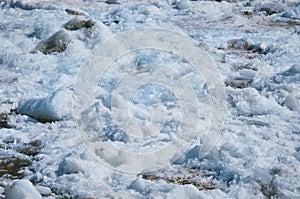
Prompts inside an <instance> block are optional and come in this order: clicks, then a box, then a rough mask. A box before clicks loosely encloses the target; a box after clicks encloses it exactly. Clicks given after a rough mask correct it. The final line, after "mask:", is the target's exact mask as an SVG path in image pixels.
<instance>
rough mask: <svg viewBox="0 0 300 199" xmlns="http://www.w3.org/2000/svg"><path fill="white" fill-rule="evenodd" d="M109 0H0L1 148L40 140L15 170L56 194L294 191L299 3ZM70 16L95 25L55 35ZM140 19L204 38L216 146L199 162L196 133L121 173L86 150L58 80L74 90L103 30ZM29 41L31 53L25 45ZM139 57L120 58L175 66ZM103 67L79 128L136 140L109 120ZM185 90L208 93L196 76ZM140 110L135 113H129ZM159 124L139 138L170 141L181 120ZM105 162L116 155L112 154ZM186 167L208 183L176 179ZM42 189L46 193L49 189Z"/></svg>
mask: <svg viewBox="0 0 300 199" xmlns="http://www.w3.org/2000/svg"><path fill="white" fill-rule="evenodd" d="M105 2H106V3H105ZM112 2H113V1H105V0H101V1H85V0H64V1H53V0H47V1H46V0H44V1H37V0H22V1H19V0H16V1H9V0H7V1H0V7H1V8H0V9H1V11H0V19H1V22H0V40H1V52H0V67H1V73H0V103H1V106H0V116H1V117H3V118H4V122H5V125H2V126H3V128H1V129H0V152H1V154H2V153H4V154H5V153H8V152H7V150H6V149H7V148H9V147H10V148H11V149H10V150H9V151H11V152H12V153H13V154H10V155H12V156H13V155H15V156H18V155H20V154H19V153H18V152H17V151H16V150H15V149H14V146H15V143H18V142H24V143H29V142H30V141H32V140H36V139H39V140H42V141H43V143H45V145H44V146H43V148H42V149H41V152H39V153H40V154H38V155H37V158H36V159H35V161H34V163H33V164H32V167H34V169H35V171H36V173H32V172H29V170H25V171H24V175H25V176H26V178H27V179H31V180H33V182H34V183H35V186H45V187H49V188H51V191H52V193H51V195H53V197H54V198H56V197H57V198H60V197H61V198H88V197H92V198H120V197H122V198H167V197H169V198H174V197H180V198H188V197H189V198H193V197H196V198H266V197H267V198H272V197H275V198H276V197H277V198H300V192H299V190H300V189H299V179H300V148H299V135H300V130H299V121H300V113H299V111H300V110H299V99H300V68H299V63H300V56H299V53H300V50H299V42H298V41H299V35H300V28H299V24H300V21H299V19H300V17H299V13H300V12H299V9H300V4H299V1H298V0H286V1H276V2H275V3H274V1H273V0H266V1H263V2H262V1H259V0H243V1H237V0H226V1H190V2H188V1H185V0H182V1H178V0H168V1H156V0H145V1H138V0H124V1H123V0H119V1H117V2H118V4H115V3H112ZM180 2H181V3H180ZM70 10H72V11H70ZM67 11H68V12H67ZM68 13H69V14H68ZM70 13H71V14H76V15H80V16H78V17H82V19H83V20H85V21H88V20H93V21H95V22H96V23H95V24H94V25H93V26H92V27H90V25H89V24H87V25H88V28H86V27H85V28H79V29H77V27H78V26H77V25H75V28H71V29H76V30H72V31H69V30H63V31H62V32H60V31H61V30H62V29H64V25H65V24H66V23H67V22H69V21H70V20H73V19H74V15H71V14H70ZM147 27H159V28H165V29H168V28H169V29H171V30H177V31H179V32H184V33H186V34H187V35H189V36H190V37H191V38H193V39H194V40H195V41H196V43H197V45H198V46H201V47H203V48H204V49H205V50H206V51H207V52H208V53H209V55H210V56H211V58H212V59H213V60H214V62H215V63H216V65H217V67H218V69H219V72H220V74H221V78H222V81H224V82H225V84H226V87H225V91H226V103H227V111H226V120H225V121H224V128H223V132H222V136H221V137H220V139H219V142H218V144H217V146H216V148H215V149H214V150H213V151H212V152H211V153H210V154H209V155H208V156H207V157H205V158H203V159H201V160H200V159H198V157H197V156H198V155H197V154H198V151H199V149H200V148H201V144H202V142H201V141H203V139H202V138H203V137H201V136H199V142H198V143H196V144H197V145H196V146H195V147H192V148H191V149H187V151H186V152H185V153H184V154H183V156H182V157H181V158H179V159H177V161H175V162H174V164H172V165H170V166H169V167H167V168H165V169H164V170H162V171H157V172H156V173H153V174H151V175H152V179H150V178H148V179H143V178H142V177H136V175H131V174H127V173H126V174H124V173H119V172H117V171H115V170H113V169H111V168H110V167H107V165H105V164H102V162H101V160H99V159H95V156H96V155H95V154H94V153H95V151H87V146H86V145H84V142H83V139H82V138H83V136H82V134H81V133H80V132H79V131H78V129H77V128H76V124H74V121H73V120H72V117H68V115H69V114H70V113H71V110H70V109H69V108H68V105H67V104H69V103H71V97H72V92H70V91H66V90H64V89H62V88H71V89H72V88H73V86H74V81H75V79H76V74H77V73H78V70H79V69H80V67H81V66H82V65H84V64H86V62H87V61H91V60H89V55H90V54H91V53H92V52H93V50H94V49H95V48H96V47H97V46H98V45H101V44H103V42H104V41H105V40H106V39H109V38H111V37H112V36H113V35H114V34H117V33H119V32H122V31H126V30H134V29H138V28H147ZM58 33H59V34H58ZM53 36H55V37H53ZM146 36H147V35H146ZM66 44H67V45H66ZM36 47H38V48H37V49H36V51H37V53H35V54H32V53H30V52H31V51H32V50H33V49H35V48H36ZM40 51H41V52H42V53H41V52H40ZM100 57H101V56H100ZM137 57H138V58H139V59H137V60H138V61H137V62H131V63H129V64H128V65H127V66H128V67H129V69H130V70H132V68H130V67H135V68H134V69H135V72H136V71H142V72H147V68H146V67H145V66H147V64H148V65H149V64H150V65H151V64H152V63H153V60H158V61H160V62H161V65H164V64H165V65H168V64H169V65H171V66H176V63H180V61H179V59H175V58H174V59H170V58H166V57H163V56H161V57H159V56H158V55H156V53H153V52H152V53H148V54H147V55H143V54H142V55H138V56H137ZM104 58H105V57H104ZM170 63H171V64H170ZM126 69H127V68H125V69H124V71H126ZM130 70H129V71H130ZM110 72H111V73H108V74H106V75H104V76H103V78H102V81H100V82H99V87H101V88H99V89H98V91H97V92H96V91H95V99H96V101H97V102H96V103H95V104H94V106H92V107H91V109H92V111H96V113H97V115H96V116H97V117H96V118H97V119H96V120H89V115H88V113H87V115H86V118H85V119H86V121H88V123H87V124H88V125H87V129H88V128H91V129H92V128H96V129H98V130H99V131H98V132H97V134H95V135H92V134H91V135H90V137H89V139H91V140H95V142H96V141H98V142H104V143H105V144H104V146H106V144H107V146H108V143H113V144H116V145H118V146H128V145H129V146H132V147H134V146H136V145H134V144H135V140H133V139H131V138H130V137H129V136H128V135H127V134H126V132H124V131H122V130H121V129H119V128H118V127H117V125H116V124H114V123H113V122H114V120H113V117H112V114H111V109H112V107H111V103H110V99H109V94H110V92H111V91H112V90H113V89H115V87H116V86H119V85H118V84H117V83H118V80H119V79H120V76H121V75H120V74H119V73H118V71H115V70H112V71H110ZM150 72H151V70H150ZM185 72H187V73H188V71H183V72H182V73H185ZM123 75H124V74H123ZM125 75H126V74H125ZM137 75H138V73H137ZM93 78H94V77H93ZM96 78H98V77H96ZM87 81H88V79H87ZM95 86H96V85H95ZM197 86H198V87H197ZM195 87H196V88H197V89H198V91H200V92H199V93H198V94H199V99H203V100H204V99H206V98H205V97H203V98H201V97H202V96H206V95H207V94H209V88H206V87H207V86H206V85H205V84H204V83H203V82H200V83H199V84H196V86H195ZM87 89H94V88H87ZM147 94H148V96H149V95H150V94H153V92H150V91H149V90H146V91H145V92H144V93H142V95H137V96H136V97H137V99H136V100H135V101H134V102H135V103H139V102H144V101H147V100H148V98H146V97H145V96H147ZM47 96H48V97H47ZM154 96H158V95H156V94H154ZM165 96H167V93H164V94H163V95H162V98H160V99H162V100H161V101H158V102H162V101H163V102H164V103H165V104H166V106H169V107H168V108H172V107H173V106H175V105H174V104H172V103H170V100H168V99H167V98H166V97H165ZM69 99H70V101H69ZM102 101H103V102H104V103H102ZM14 104H19V105H20V106H19V107H18V110H17V112H15V111H11V109H15V106H14ZM133 104H134V103H133ZM112 105H113V108H114V105H115V104H112ZM142 105H143V106H142ZM142 105H139V106H137V107H138V108H136V107H133V108H134V109H133V110H134V111H136V112H137V114H135V116H138V117H139V118H140V119H146V118H148V115H147V114H148V113H151V112H147V111H148V110H147V109H146V108H147V106H146V105H145V103H144V104H142ZM144 105H145V106H146V108H145V106H144ZM140 107H141V109H144V112H143V114H141V113H138V111H139V110H140V109H139V108H140ZM149 107H150V106H149ZM149 107H148V108H149ZM177 108H178V107H177ZM145 110H147V111H145ZM201 110H202V111H203V112H202V113H200V116H199V119H200V124H201V126H204V127H205V126H206V125H208V123H209V122H207V121H205V120H204V119H205V118H206V117H207V115H208V112H209V111H210V110H209V109H208V108H207V107H206V106H203V107H201ZM92 111H91V112H92ZM17 113H21V114H17ZM92 113H93V112H92ZM23 114H24V115H27V116H30V117H32V118H34V119H36V120H38V121H41V122H47V121H48V122H52V121H57V122H52V123H39V122H33V120H32V119H30V118H28V117H27V116H24V115H23ZM3 115H5V116H3ZM91 118H92V117H91ZM149 118H150V117H149ZM94 119H95V118H94ZM1 120H2V118H1ZM147 120H148V119H147ZM6 124H9V125H6ZM168 124H169V125H167V126H166V128H165V131H164V133H161V135H159V136H160V137H159V139H151V140H148V142H144V143H142V144H140V145H139V147H144V148H147V149H153V148H158V147H160V146H162V145H163V144H164V143H166V142H167V141H169V140H170V137H169V135H170V134H171V132H172V130H174V128H175V127H178V128H179V127H180V126H178V124H177V123H176V121H169V123H168ZM8 127H9V128H8ZM172 128H173V129H172ZM201 135H202V134H201ZM138 149H139V148H138ZM111 159H112V160H111V161H112V162H113V163H114V164H119V162H122V161H121V160H117V159H113V158H111ZM1 161H2V160H1ZM191 172H195V173H197V174H198V176H194V178H193V179H189V180H194V181H193V183H194V184H195V181H196V182H197V183H199V184H200V185H201V183H203V180H206V181H208V182H209V185H210V186H207V187H206V188H207V189H206V190H201V191H199V190H197V188H195V187H197V186H194V185H192V182H189V181H185V183H187V184H188V183H189V184H188V185H181V184H179V183H178V181H180V182H182V179H185V178H184V177H186V176H188V175H190V173H191ZM183 173H184V176H182V174H183ZM160 175H166V177H165V178H160ZM174 179H177V181H176V180H174ZM172 180H173V181H172ZM0 182H1V183H0V198H1V197H4V194H5V193H3V191H1V190H2V189H3V187H5V185H6V184H9V183H10V182H11V180H10V179H9V178H7V176H5V175H3V176H0ZM26 186H28V187H26V190H27V188H28V190H32V186H29V185H28V182H26ZM1 187H2V188H1ZM21 187H23V186H21ZM29 187H30V188H29ZM7 189H8V188H7ZM33 192H34V191H33ZM42 192H43V193H46V194H50V193H49V190H43V191H42ZM14 193H17V192H14ZM26 193H28V192H26ZM35 193H36V192H35ZM12 194H13V193H12ZM31 196H32V195H31ZM31 196H30V198H32V197H31ZM12 198H16V197H12ZM17 198H18V197H17Z"/></svg>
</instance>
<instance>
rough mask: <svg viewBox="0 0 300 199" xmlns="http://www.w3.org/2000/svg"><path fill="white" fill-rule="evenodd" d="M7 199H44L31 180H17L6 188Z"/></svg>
mask: <svg viewBox="0 0 300 199" xmlns="http://www.w3.org/2000/svg"><path fill="white" fill-rule="evenodd" d="M5 198H6V199H17V198H18V199H42V196H41V195H40V193H39V192H38V191H37V190H36V189H35V188H34V187H33V185H32V184H31V182H30V181H29V180H16V181H14V182H13V183H12V184H10V185H8V187H6V188H5Z"/></svg>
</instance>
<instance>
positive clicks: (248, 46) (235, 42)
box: [227, 38, 254, 50]
mask: <svg viewBox="0 0 300 199" xmlns="http://www.w3.org/2000/svg"><path fill="white" fill-rule="evenodd" d="M253 47H254V45H253V44H252V42H251V41H249V40H248V39H245V38H242V39H231V40H229V41H228V42H227V48H231V49H236V50H252V49H253Z"/></svg>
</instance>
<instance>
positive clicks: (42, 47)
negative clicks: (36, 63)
mask: <svg viewBox="0 0 300 199" xmlns="http://www.w3.org/2000/svg"><path fill="white" fill-rule="evenodd" d="M70 41H71V38H70V37H69V35H68V34H67V32H66V31H64V30H60V31H58V32H56V33H55V34H54V35H52V36H51V37H49V38H48V39H45V40H43V41H41V42H40V43H38V45H37V46H36V47H35V49H34V50H33V51H32V53H36V52H37V51H41V52H42V53H44V54H50V53H53V52H59V53H60V52H63V51H65V50H66V49H67V46H68V44H69V43H70Z"/></svg>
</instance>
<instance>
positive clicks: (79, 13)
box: [65, 8, 87, 16]
mask: <svg viewBox="0 0 300 199" xmlns="http://www.w3.org/2000/svg"><path fill="white" fill-rule="evenodd" d="M65 11H66V13H67V14H69V15H82V16H86V15H87V14H85V13H84V12H81V11H77V10H73V9H68V8H67V9H65Z"/></svg>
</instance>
